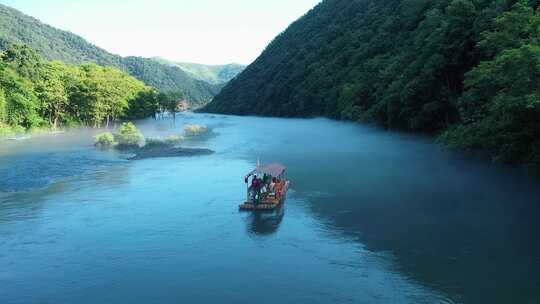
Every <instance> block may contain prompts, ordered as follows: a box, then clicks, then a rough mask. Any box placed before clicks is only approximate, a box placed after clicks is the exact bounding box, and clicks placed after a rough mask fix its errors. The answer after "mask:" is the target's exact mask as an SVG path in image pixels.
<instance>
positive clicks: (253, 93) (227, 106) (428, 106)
mask: <svg viewBox="0 0 540 304" xmlns="http://www.w3.org/2000/svg"><path fill="white" fill-rule="evenodd" d="M537 6H538V1H536V0H535V1H530V2H529V1H526V0H523V1H520V2H516V1H511V0H508V1H504V0H503V1H492V0H474V1H471V0H453V1H450V0H431V1H430V0H403V1H397V0H380V1H368V0H325V1H323V2H322V3H321V4H319V5H318V6H317V7H315V8H314V9H313V10H311V11H310V12H309V13H308V14H306V15H305V16H303V17H302V18H300V19H299V20H298V21H296V22H295V23H293V24H292V25H291V26H290V27H289V28H288V29H287V30H286V31H285V32H284V33H282V34H281V35H279V36H278V37H277V38H276V39H275V40H274V41H273V42H272V43H271V44H270V45H269V46H268V47H267V49H266V50H265V51H264V52H263V54H262V55H261V56H260V57H259V58H258V59H257V60H256V61H255V62H254V63H253V64H251V65H250V66H248V67H247V68H246V69H245V70H244V72H242V73H241V74H240V75H239V76H238V77H236V78H235V79H233V80H232V81H231V82H230V83H229V84H228V85H227V86H226V87H225V88H224V89H223V90H222V91H221V93H220V94H219V95H217V96H216V97H215V99H214V100H213V102H212V103H211V104H210V105H209V106H207V107H206V111H209V112H219V113H232V114H241V115H247V114H257V115H275V116H328V117H332V118H338V119H348V120H355V121H364V122H366V121H375V122H377V123H380V124H381V125H383V126H384V127H387V128H390V129H399V130H406V131H413V132H427V133H435V134H442V137H441V139H442V140H443V141H444V142H445V143H447V144H448V145H449V146H451V147H455V148H460V149H467V150H474V151H482V152H486V153H488V154H489V155H491V156H492V157H493V159H494V160H498V161H516V162H536V163H538V162H540V86H538V83H540V39H539V38H540V16H539V12H538V11H537Z"/></svg>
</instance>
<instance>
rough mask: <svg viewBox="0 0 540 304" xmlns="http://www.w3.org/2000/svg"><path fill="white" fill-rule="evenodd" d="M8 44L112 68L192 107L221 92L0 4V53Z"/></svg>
mask: <svg viewBox="0 0 540 304" xmlns="http://www.w3.org/2000/svg"><path fill="white" fill-rule="evenodd" d="M11 44H25V45H28V46H29V47H31V48H33V49H34V50H36V51H37V52H38V53H39V54H40V55H41V56H43V57H44V58H45V59H48V60H61V61H63V62H65V63H68V64H76V65H78V64H83V63H89V62H93V63H97V64H99V65H102V66H114V67H117V68H119V69H121V70H123V71H126V72H128V73H129V74H130V75H132V76H134V77H136V78H138V79H139V80H142V81H144V82H145V83H146V84H147V85H150V86H153V87H155V88H157V89H158V90H160V91H162V92H174V93H177V92H183V93H184V95H185V96H186V98H187V99H189V100H191V101H192V102H194V103H195V104H202V103H205V102H207V101H209V100H210V99H211V98H212V97H213V96H214V95H215V94H216V93H217V92H218V91H219V89H220V86H216V85H214V84H210V83H207V82H204V81H201V80H198V79H194V78H193V77H191V76H190V75H188V74H187V73H186V72H184V71H183V70H181V69H179V68H177V67H172V66H168V65H163V64H159V63H157V62H156V61H154V60H152V59H149V58H140V57H126V58H123V57H120V56H117V55H113V54H111V53H108V52H107V51H105V50H103V49H101V48H99V47H96V46H94V45H92V44H90V43H88V42H87V41H86V40H84V39H83V38H81V37H79V36H77V35H75V34H72V33H70V32H66V31H62V30H59V29H56V28H53V27H51V26H49V25H46V24H44V23H42V22H40V21H39V20H37V19H34V18H32V17H30V16H27V15H24V14H22V13H21V12H19V11H17V10H15V9H12V8H10V7H7V6H4V5H1V4H0V50H2V49H6V48H7V47H8V46H9V45H11Z"/></svg>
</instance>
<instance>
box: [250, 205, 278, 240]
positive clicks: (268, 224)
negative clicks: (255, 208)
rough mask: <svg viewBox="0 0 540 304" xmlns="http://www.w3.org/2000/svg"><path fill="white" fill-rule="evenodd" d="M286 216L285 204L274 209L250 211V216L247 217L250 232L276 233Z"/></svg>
mask: <svg viewBox="0 0 540 304" xmlns="http://www.w3.org/2000/svg"><path fill="white" fill-rule="evenodd" d="M284 216H285V207H284V206H283V205H281V206H279V207H278V208H276V209H275V210H272V211H259V212H250V216H249V217H248V218H247V221H248V232H249V233H253V234H256V235H269V234H273V233H276V232H277V231H278V229H279V225H280V224H281V221H283V217H284Z"/></svg>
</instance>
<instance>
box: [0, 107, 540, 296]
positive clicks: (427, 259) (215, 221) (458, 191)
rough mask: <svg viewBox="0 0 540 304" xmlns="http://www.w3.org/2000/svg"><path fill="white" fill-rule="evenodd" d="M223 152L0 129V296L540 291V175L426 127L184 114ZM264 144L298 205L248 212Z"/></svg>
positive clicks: (176, 127)
mask: <svg viewBox="0 0 540 304" xmlns="http://www.w3.org/2000/svg"><path fill="white" fill-rule="evenodd" d="M186 123H200V124H205V125H207V126H209V127H210V128H212V130H213V132H212V135H211V136H208V137H206V138H204V139H200V140H194V141H193V140H192V141H188V142H186V145H187V146H191V147H203V148H210V149H212V150H214V151H216V153H215V154H213V155H210V156H201V157H193V158H163V159H147V160H141V161H127V160H125V159H124V157H123V156H122V155H120V154H117V153H115V152H101V151H97V150H95V149H94V148H93V147H92V135H93V134H95V131H91V130H79V131H70V132H67V133H65V134H55V135H48V136H40V137H35V138H31V139H28V140H24V141H18V142H1V143H0V303H2V304H11V303H55V304H56V303H310V304H313V303H540V244H539V242H538V240H539V239H540V235H539V231H540V225H539V223H540V219H539V214H540V208H539V207H538V204H539V198H540V187H539V185H540V184H539V182H538V181H536V180H534V179H532V178H529V177H527V176H526V175H525V174H524V173H522V172H521V171H520V170H518V169H516V168H512V167H503V166H497V165H492V164H489V163H486V162H483V161H478V160H473V159H467V158H465V157H460V156H456V155H453V154H451V153H448V152H445V151H443V150H442V149H441V148H440V147H438V146H437V145H435V144H434V143H432V140H431V139H429V138H423V137H418V136H412V135H406V134H405V135H404V134H396V133H392V132H386V131H382V130H378V129H375V128H370V127H366V126H361V125H356V124H350V123H344V122H335V121H330V120H326V119H305V120H302V119H276V118H254V117H233V116H220V115H207V114H182V115H179V116H177V119H176V123H173V121H172V120H158V121H154V120H151V119H149V120H144V121H140V122H138V123H137V125H138V127H139V128H140V129H141V130H142V131H143V133H144V134H145V135H146V136H166V135H170V134H178V133H179V132H181V130H182V126H183V125H184V124H186ZM257 159H260V160H261V161H262V162H270V161H277V162H280V163H283V164H284V165H286V166H287V167H288V177H289V178H290V180H291V181H292V186H291V190H290V191H289V193H288V197H287V201H286V204H285V207H284V208H283V209H282V210H280V211H279V212H276V213H273V214H252V213H241V212H239V211H238V204H239V203H241V202H242V201H243V199H244V198H245V197H244V196H245V185H244V183H243V177H244V175H245V174H246V173H247V172H248V171H250V170H251V169H252V168H253V167H254V165H255V163H256V161H257Z"/></svg>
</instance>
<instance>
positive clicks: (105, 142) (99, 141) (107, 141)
mask: <svg viewBox="0 0 540 304" xmlns="http://www.w3.org/2000/svg"><path fill="white" fill-rule="evenodd" d="M115 144H116V143H115V141H114V135H112V133H111V132H103V133H99V134H98V135H96V136H94V146H96V147H98V148H100V149H110V148H112V147H114V146H115Z"/></svg>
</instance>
